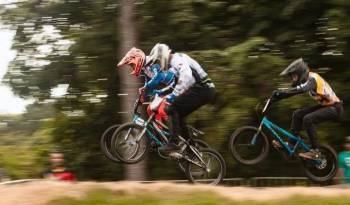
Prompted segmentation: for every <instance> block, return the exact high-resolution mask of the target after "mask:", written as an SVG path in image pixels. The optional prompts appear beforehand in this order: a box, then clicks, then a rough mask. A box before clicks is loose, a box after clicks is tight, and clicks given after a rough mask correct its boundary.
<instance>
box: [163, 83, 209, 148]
mask: <svg viewBox="0 0 350 205" xmlns="http://www.w3.org/2000/svg"><path fill="white" fill-rule="evenodd" d="M214 94H215V89H214V88H208V87H195V86H194V87H191V88H190V89H189V90H187V91H186V92H185V93H184V94H182V95H180V96H179V97H177V98H175V101H174V102H173V104H172V105H170V106H169V108H167V109H166V110H167V114H168V115H169V120H170V128H171V129H170V132H171V134H172V136H173V140H172V143H169V144H167V145H166V146H163V147H162V150H164V151H172V150H173V149H174V147H175V146H174V144H175V141H176V140H178V139H177V136H178V135H179V134H183V133H184V134H185V135H187V136H182V137H185V138H186V137H188V131H187V132H186V130H187V126H186V121H185V119H186V116H188V115H189V114H190V113H192V112H193V111H195V110H197V109H198V108H199V107H201V106H202V105H204V104H207V103H208V102H210V101H211V100H212V98H213V97H214Z"/></svg>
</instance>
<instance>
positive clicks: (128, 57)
mask: <svg viewBox="0 0 350 205" xmlns="http://www.w3.org/2000/svg"><path fill="white" fill-rule="evenodd" d="M145 61H146V55H145V53H144V52H143V51H142V50H141V49H138V48H135V47H134V48H131V49H130V50H129V51H128V52H127V53H126V54H125V56H124V57H123V58H122V59H121V60H120V62H119V63H118V67H120V66H123V65H130V66H132V68H133V70H132V72H131V73H130V74H131V75H135V76H139V75H140V73H141V70H142V68H143V67H144V65H145Z"/></svg>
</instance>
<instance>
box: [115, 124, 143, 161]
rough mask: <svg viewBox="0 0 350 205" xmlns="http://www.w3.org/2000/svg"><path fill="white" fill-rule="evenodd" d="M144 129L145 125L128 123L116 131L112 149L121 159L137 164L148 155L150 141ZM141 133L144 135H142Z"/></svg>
mask: <svg viewBox="0 0 350 205" xmlns="http://www.w3.org/2000/svg"><path fill="white" fill-rule="evenodd" d="M143 130H144V127H142V126H140V125H137V124H134V123H126V124H123V125H121V126H120V127H119V128H118V129H117V130H115V131H114V133H113V137H112V151H113V152H114V155H115V156H116V157H117V158H118V159H119V160H120V161H122V162H124V163H127V164H135V163H137V162H139V161H141V160H142V159H143V158H144V157H145V156H146V154H147V152H148V149H149V143H148V138H147V136H146V133H145V132H143ZM141 134H142V136H140V135H141Z"/></svg>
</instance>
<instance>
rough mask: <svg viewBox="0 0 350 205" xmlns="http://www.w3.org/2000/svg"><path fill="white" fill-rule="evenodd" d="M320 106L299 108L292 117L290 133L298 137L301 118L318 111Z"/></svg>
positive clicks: (301, 124) (301, 122)
mask: <svg viewBox="0 0 350 205" xmlns="http://www.w3.org/2000/svg"><path fill="white" fill-rule="evenodd" d="M320 108H321V106H320V105H316V106H312V107H306V108H300V109H297V110H295V111H294V113H293V117H292V123H291V132H292V133H293V134H294V135H299V133H300V131H301V130H302V128H303V127H302V126H303V118H304V116H305V115H307V114H309V113H312V112H314V111H316V110H318V109H320Z"/></svg>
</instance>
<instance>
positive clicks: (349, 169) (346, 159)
mask: <svg viewBox="0 0 350 205" xmlns="http://www.w3.org/2000/svg"><path fill="white" fill-rule="evenodd" d="M344 148H345V150H344V151H342V152H340V153H339V157H338V159H339V176H340V177H344V181H343V182H344V183H346V184H350V136H348V137H346V140H345V144H344Z"/></svg>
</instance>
